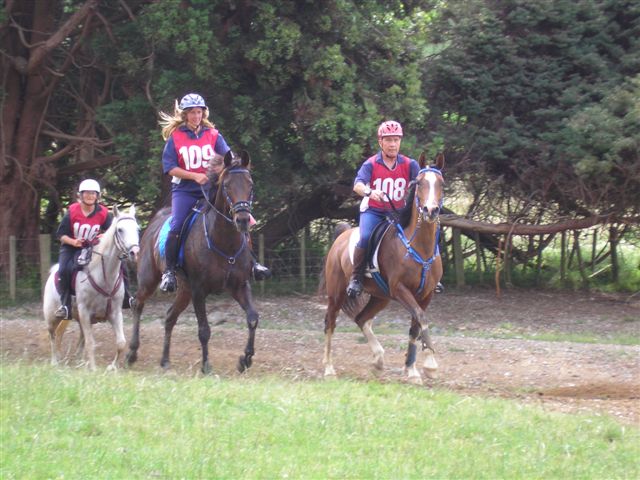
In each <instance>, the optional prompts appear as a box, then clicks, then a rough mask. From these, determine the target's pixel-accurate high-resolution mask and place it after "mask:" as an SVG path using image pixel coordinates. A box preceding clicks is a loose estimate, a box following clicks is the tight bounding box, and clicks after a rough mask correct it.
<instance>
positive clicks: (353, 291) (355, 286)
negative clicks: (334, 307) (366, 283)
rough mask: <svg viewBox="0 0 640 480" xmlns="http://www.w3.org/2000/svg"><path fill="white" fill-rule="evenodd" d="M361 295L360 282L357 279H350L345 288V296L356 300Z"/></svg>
mask: <svg viewBox="0 0 640 480" xmlns="http://www.w3.org/2000/svg"><path fill="white" fill-rule="evenodd" d="M361 293H362V282H361V281H360V280H358V279H357V278H354V279H352V280H351V281H350V282H349V285H348V286H347V295H348V296H349V298H356V297H357V296H358V295H360V294H361Z"/></svg>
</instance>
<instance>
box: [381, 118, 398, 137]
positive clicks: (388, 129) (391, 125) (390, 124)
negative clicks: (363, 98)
mask: <svg viewBox="0 0 640 480" xmlns="http://www.w3.org/2000/svg"><path fill="white" fill-rule="evenodd" d="M382 137H402V125H400V124H399V123H398V122H396V121H394V120H386V121H384V122H382V123H381V124H380V126H379V127H378V138H382Z"/></svg>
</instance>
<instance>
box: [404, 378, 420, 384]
mask: <svg viewBox="0 0 640 480" xmlns="http://www.w3.org/2000/svg"><path fill="white" fill-rule="evenodd" d="M407 381H408V382H409V383H410V384H411V385H422V378H420V377H408V378H407Z"/></svg>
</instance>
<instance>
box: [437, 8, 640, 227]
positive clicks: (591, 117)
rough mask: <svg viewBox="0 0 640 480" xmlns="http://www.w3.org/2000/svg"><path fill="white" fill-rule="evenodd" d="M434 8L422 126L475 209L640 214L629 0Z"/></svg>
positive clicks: (636, 19)
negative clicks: (437, 50)
mask: <svg viewBox="0 0 640 480" xmlns="http://www.w3.org/2000/svg"><path fill="white" fill-rule="evenodd" d="M441 5H442V8H440V9H439V12H438V15H437V16H436V23H435V24H434V30H433V31H434V32H437V37H436V38H437V40H438V41H439V42H441V43H442V44H443V45H444V46H445V48H444V50H443V51H442V53H441V54H440V55H438V56H436V57H434V58H433V59H432V61H431V62H429V64H428V66H427V68H426V69H425V75H426V80H425V83H424V86H425V90H424V91H425V95H426V96H427V98H428V100H429V105H430V108H431V111H432V117H431V122H432V123H431V125H430V128H431V130H432V131H433V132H434V135H437V136H441V137H443V138H445V139H446V142H447V147H448V154H449V155H448V158H449V160H451V161H450V162H449V164H448V165H449V167H453V168H450V171H451V170H453V172H454V173H455V174H457V175H459V177H460V178H462V179H463V180H464V182H465V185H466V186H467V188H468V190H469V191H470V192H472V193H473V195H474V196H475V198H476V200H477V201H476V202H474V204H473V208H475V209H476V210H475V212H474V213H475V214H476V215H480V214H482V215H484V216H486V217H488V216H489V215H491V214H495V211H492V210H491V208H487V207H490V205H492V204H493V205H498V206H505V208H506V211H503V212H501V216H503V218H504V217H505V216H506V217H507V220H509V221H510V220H513V219H514V218H516V217H524V218H527V219H529V220H530V221H531V223H535V222H536V221H538V219H539V218H542V217H543V216H545V215H546V216H549V215H568V216H577V217H590V216H592V215H596V214H606V215H613V216H615V215H619V216H623V215H628V216H632V217H637V214H638V209H639V208H640V207H639V206H640V157H639V151H640V137H639V133H638V132H640V129H639V128H638V126H639V124H638V121H639V120H638V100H637V99H638V85H637V80H634V77H635V78H637V75H638V73H640V62H638V58H640V41H639V40H638V39H639V38H640V9H639V8H638V5H637V3H636V2H631V1H599V0H586V1H582V2H574V1H572V0H544V1H537V2H528V1H525V0H508V1H506V2H495V1H492V0H471V1H466V0H465V1H461V0H451V1H448V2H445V3H443V4H441ZM489 197H490V198H491V199H492V200H493V201H492V202H491V203H490V202H487V201H485V200H484V199H486V198H489ZM501 200H502V201H501ZM480 207H483V209H481V208H480ZM482 212H483V213H482Z"/></svg>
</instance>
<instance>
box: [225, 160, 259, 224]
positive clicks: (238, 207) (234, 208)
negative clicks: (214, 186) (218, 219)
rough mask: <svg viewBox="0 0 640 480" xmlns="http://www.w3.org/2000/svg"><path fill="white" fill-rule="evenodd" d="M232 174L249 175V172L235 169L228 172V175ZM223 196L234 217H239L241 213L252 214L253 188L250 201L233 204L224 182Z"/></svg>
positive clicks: (244, 169)
mask: <svg viewBox="0 0 640 480" xmlns="http://www.w3.org/2000/svg"><path fill="white" fill-rule="evenodd" d="M230 173H249V170H247V169H246V168H234V169H231V170H227V172H226V174H230ZM222 194H223V195H224V199H225V201H226V202H227V205H229V212H231V213H232V214H233V215H237V214H238V213H241V212H247V213H251V204H252V203H253V187H251V193H250V194H249V199H248V200H240V201H238V202H235V203H233V201H232V200H231V197H230V196H229V194H228V193H227V189H226V187H225V186H224V182H222Z"/></svg>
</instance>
